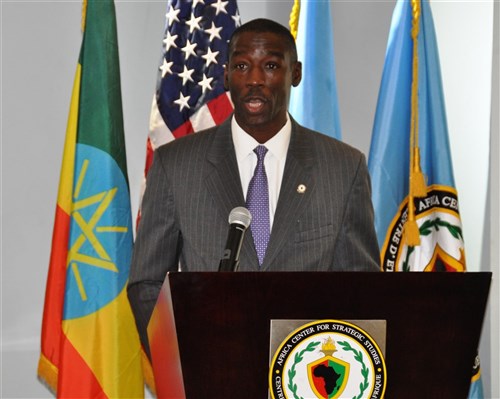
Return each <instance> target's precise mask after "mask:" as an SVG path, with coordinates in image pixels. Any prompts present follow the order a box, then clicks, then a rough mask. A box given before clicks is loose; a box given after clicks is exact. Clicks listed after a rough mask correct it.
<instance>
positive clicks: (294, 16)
mask: <svg viewBox="0 0 500 399" xmlns="http://www.w3.org/2000/svg"><path fill="white" fill-rule="evenodd" d="M299 15H300V0H295V1H294V3H293V7H292V11H291V12H290V21H289V24H290V32H291V33H292V35H293V37H294V38H295V39H297V31H298V29H299Z"/></svg>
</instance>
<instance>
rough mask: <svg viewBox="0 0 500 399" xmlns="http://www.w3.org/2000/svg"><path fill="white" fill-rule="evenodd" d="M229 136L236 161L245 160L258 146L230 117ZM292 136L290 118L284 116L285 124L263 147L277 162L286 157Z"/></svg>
mask: <svg viewBox="0 0 500 399" xmlns="http://www.w3.org/2000/svg"><path fill="white" fill-rule="evenodd" d="M231 134H232V137H233V143H234V148H235V151H236V159H237V160H238V161H240V160H242V159H244V158H246V157H247V156H248V155H249V154H251V153H252V152H253V150H254V148H255V147H257V146H258V145H260V143H259V142H258V141H257V140H255V139H254V138H253V137H252V136H250V135H249V134H248V133H246V132H245V131H244V130H243V129H242V128H241V127H240V125H238V122H236V118H235V117H234V115H233V117H232V120H231ZM291 135H292V123H291V121H290V116H289V115H288V113H287V114H286V123H285V125H284V126H283V127H282V128H281V130H280V131H279V132H278V133H276V134H275V135H274V136H273V137H272V138H271V139H269V140H268V141H266V142H265V143H264V144H263V145H265V146H266V148H267V149H268V152H269V153H271V154H272V155H273V156H274V157H275V158H276V159H277V160H282V159H284V158H285V157H286V154H287V151H288V145H289V144H290V137H291Z"/></svg>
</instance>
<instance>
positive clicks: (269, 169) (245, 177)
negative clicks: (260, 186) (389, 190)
mask: <svg viewBox="0 0 500 399" xmlns="http://www.w3.org/2000/svg"><path fill="white" fill-rule="evenodd" d="M231 134H232V136H233V143H234V148H235V151H236V160H237V162H238V169H239V173H240V180H241V186H242V189H243V195H244V196H245V200H246V195H247V191H248V185H249V184H250V180H252V176H253V173H254V170H255V166H256V165H257V154H255V152H253V150H254V149H255V147H257V146H258V145H261V144H260V143H259V142H258V141H257V140H255V139H254V138H253V137H252V136H250V135H249V134H248V133H246V132H245V131H244V130H243V129H242V128H241V127H240V126H239V125H238V123H237V122H236V119H235V118H234V116H233V119H232V121H231ZM291 134H292V123H291V122H290V117H289V116H288V114H287V120H286V123H285V126H283V128H282V129H281V130H280V131H279V132H278V133H277V134H276V135H275V136H274V137H273V138H271V139H270V140H268V141H267V142H265V143H264V144H262V145H264V146H265V147H266V148H267V150H268V151H267V153H266V157H265V158H264V166H265V168H266V174H267V182H268V185H269V216H270V223H271V229H272V226H273V220H274V213H275V211H276V205H277V203H278V197H279V194H280V188H281V181H282V179H283V171H284V170H285V162H286V154H287V152H288V145H289V144H290V136H291Z"/></svg>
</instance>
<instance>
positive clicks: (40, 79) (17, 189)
mask: <svg viewBox="0 0 500 399" xmlns="http://www.w3.org/2000/svg"><path fill="white" fill-rule="evenodd" d="M292 3H293V1H292V0H282V1H278V0H275V1H255V0H247V1H241V0H240V1H239V7H240V12H241V15H242V19H243V21H247V20H249V19H252V18H255V17H259V16H266V17H270V18H273V19H276V20H278V21H279V22H281V23H283V24H287V22H288V14H289V11H290V9H291V5H292ZM492 4H493V2H492V0H488V1H477V2H441V1H439V2H438V1H435V2H434V3H433V12H434V17H435V22H436V30H437V34H438V38H439V47H440V51H441V61H442V69H443V71H442V72H443V77H444V84H445V95H446V102H447V107H448V121H449V127H450V135H451V141H452V147H453V148H452V151H453V158H454V165H455V177H456V180H457V186H458V189H459V195H460V199H461V202H462V206H461V214H462V218H463V220H464V230H465V234H466V236H465V238H466V245H467V248H466V250H467V253H468V262H469V267H470V268H471V269H473V270H479V265H480V257H481V254H480V248H481V238H482V237H483V228H486V227H487V228H489V227H490V224H489V214H488V216H487V217H486V223H485V224H484V220H485V216H484V215H485V213H484V212H485V203H486V183H487V178H486V176H487V171H488V164H487V161H488V154H489V149H488V148H489V147H488V146H489V112H490V105H489V102H490V99H489V96H490V94H489V90H490V89H491V83H490V82H491V80H490V79H491V45H492V44H491V40H492V37H493V35H492V21H493V18H492V17H493V14H492V8H493V6H492ZM393 7H394V0H391V1H386V0H378V1H370V2H366V1H362V0H359V1H356V0H352V1H348V2H342V1H339V2H333V6H332V12H333V20H334V31H335V46H336V48H335V51H336V54H335V55H336V63H337V80H338V90H339V93H338V94H339V103H340V112H341V118H342V128H343V137H344V140H345V141H346V142H349V143H351V144H354V145H355V146H357V147H359V148H360V149H361V150H362V151H364V152H365V153H368V148H369V143H370V135H371V127H372V123H373V115H374V111H375V105H376V100H377V94H378V87H379V84H380V77H381V71H382V66H383V62H384V52H385V47H386V42H387V34H388V30H389V23H390V19H391V15H392V10H393ZM116 9H117V19H118V33H119V46H120V48H119V50H120V59H121V62H120V65H121V76H122V97H123V106H124V117H125V129H126V131H125V134H126V139H127V151H128V170H129V179H130V185H131V198H132V205H133V211H134V213H135V212H136V210H137V200H138V197H139V186H140V181H141V176H142V170H143V166H144V154H145V138H146V134H147V127H148V119H149V108H150V104H151V100H152V95H153V91H154V86H155V80H156V68H157V63H158V59H159V55H160V46H161V35H162V30H163V24H164V14H165V11H166V0H165V1H138V0H135V1H133V2H128V1H119V0H118V1H117V4H116ZM80 13H81V6H80V3H79V2H73V1H2V2H1V3H0V14H1V28H0V29H1V56H2V59H1V76H2V80H1V86H2V87H1V93H2V96H1V104H2V109H1V112H2V115H1V116H0V119H1V143H0V146H1V149H2V150H1V151H2V153H1V160H2V162H1V168H2V169H1V171H2V173H1V176H2V183H1V190H2V204H1V205H2V209H1V211H2V212H1V218H2V220H1V222H2V230H1V240H2V241H1V244H2V245H1V248H0V251H1V275H0V280H1V322H2V330H1V331H2V337H1V338H2V339H1V356H2V358H1V360H2V362H1V365H0V367H1V378H2V380H1V381H0V387H1V388H0V397H3V398H44V397H50V396H49V394H48V391H47V390H46V389H45V388H44V387H43V386H41V385H40V384H39V383H38V382H37V381H36V365H37V361H38V354H39V332H40V325H41V314H42V309H43V296H44V291H45V279H46V274H47V268H48V260H49V254H50V242H51V234H52V224H53V219H54V210H55V204H56V196H57V186H58V179H59V169H60V162H61V156H62V148H63V142H64V135H65V128H66V120H67V115H68V109H69V101H70V95H71V87H72V83H73V76H74V72H75V68H76V63H77V58H78V52H79V49H80V44H81V36H80ZM497 23H498V21H497ZM497 57H498V53H497ZM497 67H498V63H497ZM497 87H498V76H497ZM496 104H497V108H498V93H497V103H496ZM496 116H497V118H498V109H497V110H496ZM496 134H497V135H498V123H497V127H496ZM471 137H472V138H474V139H473V142H472V143H468V144H465V143H466V142H465V140H467V139H469V138H471ZM496 146H497V147H496V151H495V152H494V156H495V157H497V155H498V139H497V141H496ZM471 148H473V149H474V150H473V151H472V150H470V149H471ZM462 154H465V156H464V155H462ZM494 167H495V168H496V170H497V174H496V180H495V179H494V180H492V187H493V188H495V189H496V192H497V196H496V202H495V203H493V204H492V206H493V207H496V206H497V205H498V185H499V181H498V163H496V165H494ZM464 169H465V171H464ZM471 170H473V171H474V172H473V173H469V171H471ZM483 176H484V178H483ZM478 198H479V199H478ZM497 212H498V211H497ZM498 223H499V220H498V213H497V214H496V219H494V220H492V222H491V228H492V236H491V240H492V242H493V244H492V247H493V248H498V242H499V241H498ZM495 227H496V232H495V230H494V228H495ZM492 261H493V260H492ZM496 265H498V254H497V257H496ZM496 267H498V266H496ZM476 268H477V269H476ZM483 269H484V270H490V266H489V265H488V264H486V265H483ZM495 271H498V269H495ZM495 295H496V296H495V297H494V298H492V301H495V303H497V302H498V301H499V299H498V290H497V291H496V294H495ZM497 309H498V308H497ZM497 313H498V311H497ZM495 323H496V324H495ZM491 329H493V333H491V334H490V337H488V338H487V342H484V341H485V339H484V337H483V344H484V345H486V351H489V349H490V342H489V340H490V339H491V340H498V338H497V337H498V315H496V321H495V318H494V317H493V319H492V322H491V327H490V330H491ZM495 342H496V341H495ZM492 346H494V344H492ZM498 358H499V353H498V344H496V352H495V353H493V354H492V356H491V359H487V363H488V364H487V365H485V364H484V357H483V371H484V374H485V378H486V379H487V384H488V386H487V390H486V392H487V397H496V398H500V392H499V388H498V380H499V378H498V377H499V375H500V372H499V369H498ZM490 363H491V365H490ZM490 366H492V367H493V368H492V367H490ZM490 381H491V383H490ZM490 385H491V386H492V388H490ZM490 393H491V394H490ZM489 395H491V396H489Z"/></svg>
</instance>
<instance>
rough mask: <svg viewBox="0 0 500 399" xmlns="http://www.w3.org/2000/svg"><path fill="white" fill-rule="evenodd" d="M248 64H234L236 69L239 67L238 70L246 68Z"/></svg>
mask: <svg viewBox="0 0 500 399" xmlns="http://www.w3.org/2000/svg"><path fill="white" fill-rule="evenodd" d="M246 67H247V66H246V65H245V64H235V65H234V69H237V70H240V71H244V70H245V69H246Z"/></svg>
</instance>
